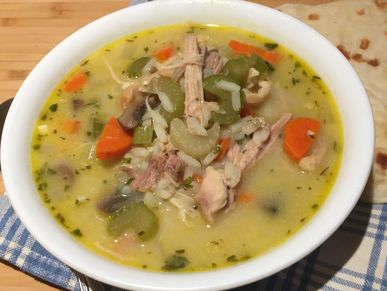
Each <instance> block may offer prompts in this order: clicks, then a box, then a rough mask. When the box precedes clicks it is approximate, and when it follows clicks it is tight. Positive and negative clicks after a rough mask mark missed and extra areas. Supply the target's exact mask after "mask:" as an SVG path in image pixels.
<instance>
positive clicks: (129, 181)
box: [125, 177, 134, 185]
mask: <svg viewBox="0 0 387 291" xmlns="http://www.w3.org/2000/svg"><path fill="white" fill-rule="evenodd" d="M133 181H134V178H133V177H129V178H128V179H127V180H126V181H125V185H130V184H132V182H133Z"/></svg>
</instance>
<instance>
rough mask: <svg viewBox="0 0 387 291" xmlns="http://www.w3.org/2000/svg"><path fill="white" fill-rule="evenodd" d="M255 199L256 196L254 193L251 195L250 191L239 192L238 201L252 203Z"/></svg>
mask: <svg viewBox="0 0 387 291" xmlns="http://www.w3.org/2000/svg"><path fill="white" fill-rule="evenodd" d="M254 200H255V197H254V195H251V194H249V193H240V194H238V202H241V203H245V204H247V203H251V202H253V201H254Z"/></svg>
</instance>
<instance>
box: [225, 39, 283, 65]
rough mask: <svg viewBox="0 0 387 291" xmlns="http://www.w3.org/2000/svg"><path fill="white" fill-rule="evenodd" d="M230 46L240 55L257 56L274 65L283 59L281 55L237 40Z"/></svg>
mask: <svg viewBox="0 0 387 291" xmlns="http://www.w3.org/2000/svg"><path fill="white" fill-rule="evenodd" d="M228 46H229V47H230V48H231V49H232V50H233V51H234V53H236V54H238V55H245V56H251V55H254V54H255V55H258V56H260V57H262V58H263V59H264V60H266V61H268V62H269V63H272V64H276V63H278V62H279V60H280V59H281V55H280V54H279V53H276V52H271V51H268V50H265V49H263V48H260V47H257V46H253V45H250V44H247V43H243V42H240V41H237V40H230V42H229V43H228Z"/></svg>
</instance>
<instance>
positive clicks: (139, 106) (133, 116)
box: [118, 92, 158, 129]
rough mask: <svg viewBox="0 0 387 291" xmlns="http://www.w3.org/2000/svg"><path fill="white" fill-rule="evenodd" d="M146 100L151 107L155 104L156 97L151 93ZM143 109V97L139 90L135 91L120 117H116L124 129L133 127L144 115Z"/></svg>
mask: <svg viewBox="0 0 387 291" xmlns="http://www.w3.org/2000/svg"><path fill="white" fill-rule="evenodd" d="M148 100H149V104H150V106H151V107H153V106H155V105H156V104H157V100H158V99H156V97H155V96H153V95H152V96H150V97H149V98H148ZM145 110H146V106H145V98H144V97H143V95H142V94H141V93H140V92H137V93H135V94H134V95H133V98H132V100H131V101H130V103H129V104H128V106H127V107H126V108H125V109H124V111H123V112H122V113H121V115H120V117H118V121H119V122H120V124H121V125H122V126H123V127H125V128H126V129H132V128H135V127H136V126H137V125H139V124H140V123H141V122H142V116H143V115H144V113H145Z"/></svg>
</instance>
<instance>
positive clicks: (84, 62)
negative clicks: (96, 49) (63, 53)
mask: <svg viewBox="0 0 387 291" xmlns="http://www.w3.org/2000/svg"><path fill="white" fill-rule="evenodd" d="M88 62H89V60H88V59H87V60H85V61H83V62H82V63H81V65H80V66H81V67H82V66H84V65H86V64H87V63H88Z"/></svg>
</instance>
